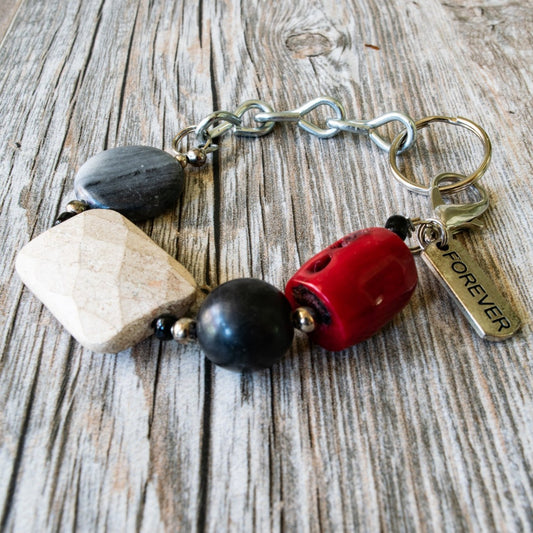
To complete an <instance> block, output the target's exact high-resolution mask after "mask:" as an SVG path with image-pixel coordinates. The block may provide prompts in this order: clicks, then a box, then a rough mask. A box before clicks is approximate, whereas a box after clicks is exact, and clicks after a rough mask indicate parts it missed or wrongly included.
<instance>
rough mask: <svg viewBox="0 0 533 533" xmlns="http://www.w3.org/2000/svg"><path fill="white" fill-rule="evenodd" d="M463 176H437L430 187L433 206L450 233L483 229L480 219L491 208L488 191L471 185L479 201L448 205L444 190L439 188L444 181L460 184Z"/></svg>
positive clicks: (448, 173)
mask: <svg viewBox="0 0 533 533" xmlns="http://www.w3.org/2000/svg"><path fill="white" fill-rule="evenodd" d="M464 178H465V176H463V175H462V174H455V173H450V172H447V173H444V174H439V175H438V176H436V177H435V178H434V179H433V181H432V183H431V187H430V198H431V205H432V207H433V210H434V212H435V214H436V215H437V216H438V218H439V220H440V221H441V222H442V223H443V224H444V226H445V227H446V229H447V230H448V231H449V232H450V233H452V234H453V233H458V232H459V231H462V230H464V229H477V228H482V227H483V224H482V223H481V222H480V221H479V220H478V218H479V217H480V216H481V215H482V214H483V213H484V212H485V211H486V210H487V209H488V208H489V205H490V201H489V195H488V194H487V191H485V189H484V188H483V187H481V186H480V185H478V184H473V183H472V184H470V186H469V187H470V188H471V189H474V191H475V192H476V194H477V196H478V197H479V200H478V201H476V202H472V203H467V204H447V203H445V202H444V199H443V198H442V190H441V188H440V187H439V185H440V183H442V182H443V181H455V182H458V181H460V180H462V179H464Z"/></svg>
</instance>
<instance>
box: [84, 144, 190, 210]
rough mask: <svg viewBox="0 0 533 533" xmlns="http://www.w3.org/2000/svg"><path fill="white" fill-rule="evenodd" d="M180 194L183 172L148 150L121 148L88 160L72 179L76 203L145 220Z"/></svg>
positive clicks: (156, 151) (169, 159) (159, 153)
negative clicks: (111, 210)
mask: <svg viewBox="0 0 533 533" xmlns="http://www.w3.org/2000/svg"><path fill="white" fill-rule="evenodd" d="M182 190H183V168H182V167H181V165H180V164H179V163H178V162H177V161H176V160H175V159H174V158H173V157H172V156H171V155H170V154H167V153H166V152H163V151H162V150H159V149H158V148H153V147H151V146H121V147H119V148H112V149H111V150H105V151H104V152H100V153H99V154H97V155H95V156H94V157H91V158H90V159H89V160H88V161H87V162H86V163H85V164H84V165H83V166H82V167H81V168H80V169H79V170H78V173H77V174H76V177H75V178H74V192H75V194H76V198H77V199H78V200H82V201H84V202H87V203H88V204H89V205H90V206H91V207H92V208H102V209H113V210H114V211H118V212H119V213H122V214H123V215H124V216H125V217H127V218H129V219H130V220H136V221H139V220H145V219H147V218H152V217H155V216H157V215H160V214H161V213H163V212H164V211H166V210H168V209H170V208H171V207H173V206H174V205H175V204H176V202H177V200H178V198H179V196H180V194H181V192H182Z"/></svg>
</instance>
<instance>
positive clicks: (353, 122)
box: [172, 96, 417, 155]
mask: <svg viewBox="0 0 533 533" xmlns="http://www.w3.org/2000/svg"><path fill="white" fill-rule="evenodd" d="M323 106H325V107H328V108H329V109H331V110H332V111H333V116H330V117H327V118H326V119H325V126H326V127H324V126H323V125H320V124H316V123H314V122H312V121H311V120H309V119H308V118H307V115H308V114H309V113H311V112H312V111H314V110H315V109H317V108H319V107H323ZM251 110H259V112H258V113H256V114H255V115H254V117H253V118H254V120H255V121H256V122H257V123H258V124H259V125H258V126H255V127H254V126H252V127H245V126H243V125H242V117H243V116H244V115H245V114H246V113H248V112H249V111H251ZM278 122H293V123H296V124H297V125H298V126H299V127H300V128H301V129H303V130H304V131H306V132H308V133H310V134H312V135H314V136H316V137H318V138H320V139H329V138H331V137H334V136H335V135H337V134H339V133H341V132H342V131H348V132H350V133H354V134H363V135H367V136H368V137H369V138H370V139H371V140H372V141H373V142H374V143H375V144H376V145H377V146H378V147H379V148H380V149H382V150H384V151H386V152H389V150H390V147H391V144H392V141H388V140H386V139H385V138H383V137H382V136H381V135H380V134H379V133H378V132H377V129H378V128H380V127H382V126H384V125H386V124H388V123H391V122H399V123H400V124H401V125H402V126H403V127H404V130H403V132H402V133H403V135H404V137H403V139H402V143H401V146H400V147H398V150H397V153H398V154H400V153H402V152H404V151H405V150H408V149H409V148H411V146H413V144H414V143H415V141H416V133H417V129H416V124H415V121H414V120H413V119H412V118H411V117H409V116H408V115H406V114H404V113H400V112H397V111H393V112H390V113H385V114H384V115H381V116H379V117H376V118H373V119H370V120H362V119H348V118H347V117H346V111H345V109H344V106H343V105H342V104H341V103H340V102H339V101H338V100H336V99H334V98H331V97H329V96H321V97H319V98H315V99H314V100H311V101H309V102H307V103H305V104H304V105H302V106H300V107H298V108H296V109H294V110H291V111H274V109H273V108H272V107H271V106H270V105H269V104H267V103H266V102H263V101H261V100H247V101H246V102H244V103H242V104H241V105H240V106H239V107H238V108H237V109H236V110H235V111H234V112H233V113H230V112H228V111H215V112H214V113H211V114H210V115H208V116H207V117H205V118H204V119H203V120H202V121H201V122H199V123H198V124H197V125H196V126H190V127H188V128H185V129H184V130H182V131H180V132H179V133H178V135H176V137H175V138H174V140H173V143H172V146H173V149H174V152H175V153H176V154H178V155H180V154H182V153H181V152H180V150H179V144H180V142H181V140H182V139H183V138H184V137H185V136H186V135H188V134H190V133H193V132H194V134H195V136H196V140H197V142H198V145H199V148H201V149H204V150H205V151H206V153H209V152H213V151H215V150H217V149H218V146H217V145H216V144H213V140H215V139H217V138H218V137H221V136H222V135H224V134H225V133H227V132H230V131H231V132H232V133H233V134H234V135H236V136H238V137H262V136H263V135H267V134H268V133H270V132H271V131H272V129H273V128H274V126H275V124H276V123H278Z"/></svg>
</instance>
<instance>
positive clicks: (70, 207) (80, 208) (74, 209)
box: [65, 200, 89, 215]
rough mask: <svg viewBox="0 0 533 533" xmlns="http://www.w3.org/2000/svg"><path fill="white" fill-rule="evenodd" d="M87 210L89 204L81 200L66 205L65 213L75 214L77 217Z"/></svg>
mask: <svg viewBox="0 0 533 533" xmlns="http://www.w3.org/2000/svg"><path fill="white" fill-rule="evenodd" d="M87 209H89V204H88V203H87V202H84V201H82V200H71V201H70V202H69V203H68V204H67V207H66V208H65V211H67V212H68V213H76V214H77V215H79V214H80V213H83V212H84V211H87Z"/></svg>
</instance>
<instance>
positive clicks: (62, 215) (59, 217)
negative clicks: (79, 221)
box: [54, 211, 76, 226]
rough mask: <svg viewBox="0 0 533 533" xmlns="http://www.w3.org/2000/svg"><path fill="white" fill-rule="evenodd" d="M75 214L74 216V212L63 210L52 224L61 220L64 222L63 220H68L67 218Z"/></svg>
mask: <svg viewBox="0 0 533 533" xmlns="http://www.w3.org/2000/svg"><path fill="white" fill-rule="evenodd" d="M75 216H76V213H70V212H69V211H64V212H63V213H61V214H60V215H59V216H58V217H57V218H56V219H55V221H54V226H57V225H59V224H61V223H62V222H65V220H68V219H69V218H72V217H75Z"/></svg>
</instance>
